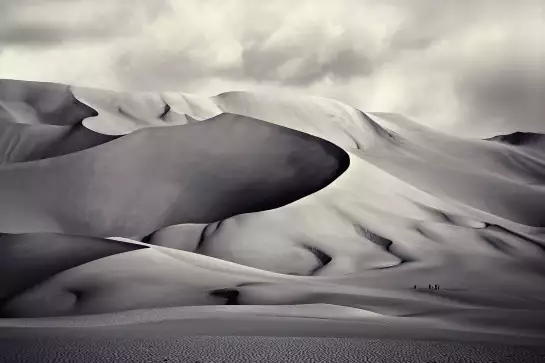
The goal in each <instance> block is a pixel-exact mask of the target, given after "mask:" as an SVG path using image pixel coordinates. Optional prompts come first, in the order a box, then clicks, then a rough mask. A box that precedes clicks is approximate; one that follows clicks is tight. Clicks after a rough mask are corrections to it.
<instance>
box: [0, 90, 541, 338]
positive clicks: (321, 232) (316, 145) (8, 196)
mask: <svg viewBox="0 0 545 363" xmlns="http://www.w3.org/2000/svg"><path fill="white" fill-rule="evenodd" d="M48 97H49V98H48ZM51 99H54V100H56V102H53V101H51ZM0 102H2V103H0V105H2V106H3V108H0V109H2V110H4V111H1V112H3V113H0V151H2V152H1V153H0V156H1V155H4V156H3V159H2V164H0V210H1V212H2V218H1V219H0V233H5V234H6V235H5V236H3V237H2V238H0V243H2V244H5V246H4V245H2V246H0V248H1V250H2V254H1V255H0V266H2V267H0V271H4V270H6V271H8V272H9V273H11V274H12V275H9V273H7V274H6V275H5V276H13V275H14V274H18V273H20V274H21V276H24V275H25V274H26V275H27V276H28V277H25V278H20V279H18V278H14V279H12V280H10V281H12V282H10V283H9V284H8V283H3V284H2V286H1V289H2V290H1V291H2V295H1V296H2V297H3V298H4V301H3V304H2V306H1V309H0V314H2V317H3V319H0V326H3V327H5V328H6V329H7V328H8V327H10V328H18V329H27V328H29V327H33V328H34V329H38V328H39V327H40V329H42V328H43V329H47V328H48V327H49V328H51V327H56V329H60V330H61V331H64V330H63V329H68V328H69V327H72V328H76V327H77V328H78V329H80V330H78V331H84V330H85V329H91V328H93V329H95V328H96V329H108V327H114V326H125V327H126V328H124V329H127V331H130V330H131V329H133V328H134V330H133V331H137V330H138V329H141V330H142V331H143V332H144V331H153V329H157V331H160V330H161V329H166V330H168V329H172V330H173V331H176V329H182V328H181V327H182V326H185V327H186V328H185V330H184V329H182V331H183V332H184V334H191V331H195V332H200V333H201V334H210V335H214V334H216V333H217V334H228V335H229V334H237V332H238V333H240V329H242V328H240V329H239V330H237V329H238V328H236V326H237V324H239V325H238V326H239V327H242V326H246V327H247V331H249V329H250V327H252V326H253V327H254V328H255V329H256V331H259V332H261V334H262V335H268V333H267V328H266V326H264V325H263V324H265V323H264V321H267V323H266V324H265V325H267V324H270V325H269V326H270V327H271V329H273V328H272V326H273V325H274V326H276V327H277V328H274V329H278V330H275V331H276V333H274V334H273V333H270V332H269V333H270V334H273V335H282V334H283V333H282V326H283V327H284V328H286V327H291V328H293V329H296V327H297V326H301V328H300V329H299V330H298V331H299V332H300V334H302V335H305V334H308V335H312V334H311V333H310V332H311V331H315V330H316V329H317V330H318V331H319V333H316V335H321V336H331V335H335V336H347V335H348V336H350V335H351V334H353V335H354V336H356V335H358V336H365V337H368V338H372V337H390V338H409V339H410V338H420V339H431V338H434V337H436V338H438V339H443V340H470V341H471V340H473V341H501V342H512V343H515V342H516V343H517V344H526V343H527V344H530V343H531V344H539V343H545V267H544V264H543V262H544V260H545V203H543V201H545V149H544V148H543V142H542V140H543V135H536V134H534V135H529V134H528V135H526V136H524V134H523V135H522V136H521V135H515V136H504V137H498V138H494V139H492V140H470V139H461V138H457V137H453V136H450V135H445V134H441V133H439V132H437V131H432V130H429V129H427V128H425V127H422V126H419V125H417V124H416V123H414V122H412V121H411V120H409V119H407V118H405V117H403V116H401V115H395V114H387V113H372V114H371V113H365V112H362V111H360V110H356V109H354V108H351V107H350V106H347V105H344V104H342V103H339V102H337V101H334V100H328V99H323V98H317V97H305V96H301V97H291V96H290V97H287V96H282V95H272V94H258V93H248V92H229V93H225V94H221V95H218V96H215V97H211V98H206V97H198V96H195V95H185V94H182V93H147V94H130V93H119V92H112V91H101V90H93V89H87V88H78V87H67V86H61V85H43V84H37V83H26V82H16V81H2V82H0ZM6 105H7V106H6ZM44 105H45V106H44ZM47 105H49V106H50V107H49V108H48V107H46V106H47ZM6 110H7V111H6ZM65 114H66V117H65V116H64V115H65ZM59 118H60V119H59ZM6 125H7V126H6ZM40 135H43V138H40ZM326 140H327V141H326ZM46 232H49V233H46ZM25 233H26V234H25ZM51 233H57V234H51ZM22 243H25V244H26V245H25V246H28V247H24V246H23V245H22ZM18 245H21V246H23V247H21V248H17V246H18ZM91 245H92V247H90V246H91ZM34 246H35V247H34ZM25 248H29V249H30V250H31V251H30V252H29V254H28V259H26V260H25V257H24V254H23V252H21V251H24V249H25ZM34 248H36V249H44V250H47V251H48V253H38V252H34V250H33V249H34ZM71 250H73V254H74V258H73V259H71V258H70V252H69V251H71ZM37 260H39V261H40V262H36V261H37ZM11 261H21V262H17V263H14V262H11ZM8 262H9V263H8ZM72 263H73V265H72ZM31 265H32V266H31ZM6 266H7V267H6ZM34 266H36V267H34ZM14 271H15V272H14ZM25 271H28V272H25ZM38 275H39V276H41V277H40V278H39V279H38V278H37V277H36V276H38ZM35 277H36V278H35ZM38 280H39V281H38ZM13 281H14V282H13ZM429 285H432V286H435V285H438V286H439V289H437V290H430V289H429ZM415 287H416V288H415ZM187 319H193V320H192V322H191V324H189V323H188V324H189V325H188V324H186V323H184V321H187ZM221 319H228V320H229V319H230V320H229V321H230V323H228V324H227V323H226V324H223V325H222V326H223V328H220V327H219V326H216V322H219V321H222V320H221ZM286 319H288V320H289V319H292V320H291V322H289V321H288V320H286ZM305 319H310V320H305ZM303 321H307V322H308V321H315V322H314V323H309V324H310V325H305V323H303ZM149 324H152V325H153V324H156V325H154V326H155V328H152V327H150V325H149ZM244 324H246V325H244ZM275 324H276V325H275ZM301 324H302V325H301ZM335 324H336V325H335ZM220 325H221V324H220ZM333 325H335V327H333ZM146 326H147V328H146ZM168 326H170V328H168ZM131 327H133V328H131ZM161 327H162V328H161ZM187 327H191V329H189V328H187ZM146 329H150V330H146ZM274 329H273V330H274ZM343 329H344V331H345V333H346V334H345V335H343V334H342V331H343ZM17 331H18V330H17ZM89 331H90V330H89ZM101 331H102V330H101ZM363 331H364V332H365V333H364V334H363V333H360V332H363ZM328 332H329V333H328ZM333 332H334V333H333ZM78 334H79V333H78ZM82 334H84V333H82ZM89 334H91V333H89ZM92 334H94V333H92ZM97 334H98V333H97ZM135 334H136V333H135ZM139 334H140V333H139ZM284 334H285V335H289V334H287V333H285V330H284Z"/></svg>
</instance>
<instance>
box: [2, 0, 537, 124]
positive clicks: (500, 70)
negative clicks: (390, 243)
mask: <svg viewBox="0 0 545 363" xmlns="http://www.w3.org/2000/svg"><path fill="white" fill-rule="evenodd" d="M2 3H3V5H0V6H3V7H4V10H2V9H0V14H8V15H9V17H10V19H12V20H10V21H9V22H4V23H2V19H0V24H3V25H0V34H2V35H0V46H1V43H2V42H3V43H4V46H3V52H2V53H0V77H8V78H22V79H35V80H52V81H59V82H64V83H75V84H83V85H89V86H96V87H106V88H118V89H130V90H182V91H186V92H196V93H197V92H199V93H205V94H212V93H216V92H223V91H228V90H233V89H247V90H252V89H263V88H266V89H271V88H275V87H282V88H286V89H289V90H300V91H302V92H307V93H312V94H317V95H322V96H326V97H334V98H337V99H340V100H341V101H344V102H347V103H349V104H351V105H354V106H356V107H359V108H361V109H364V110H373V111H391V112H401V113H405V114H408V115H409V116H413V117H415V118H416V119H417V120H420V121H421V122H423V123H426V124H428V125H430V126H432V127H437V128H441V129H445V130H447V129H448V130H450V132H457V133H466V134H471V132H472V130H473V129H477V128H480V129H482V130H481V131H482V132H485V131H486V128H487V127H488V128H490V129H494V128H496V129H505V128H508V127H511V126H513V125H514V124H515V123H514V121H513V120H514V118H517V120H519V121H517V125H518V126H520V127H522V128H524V127H534V126H535V123H536V122H538V121H536V120H538V119H539V116H540V114H541V113H542V109H541V108H540V107H541V106H540V105H541V104H542V103H543V102H537V101H536V98H537V97H538V96H540V95H541V96H542V93H539V92H540V90H542V89H543V86H542V85H543V78H540V76H539V74H543V73H544V72H543V58H540V57H542V53H543V52H542V50H540V49H542V48H540V47H539V44H544V43H545V39H543V38H544V36H543V35H541V34H545V21H544V19H543V5H542V4H541V3H542V2H541V1H540V0H521V1H517V2H516V3H514V2H512V1H508V0H457V1H454V0H453V1H441V2H438V1H436V0H412V1H402V0H381V1H379V0H298V1H291V0H290V1H288V0H276V1H272V2H261V1H259V2H258V1H254V0H231V1H220V0H171V1H166V0H165V1H153V2H152V1H144V0H127V1H122V2H121V1H119V2H111V1H106V0H100V1H98V2H97V1H91V0H77V1H67V0H62V1H59V0H57V1H53V2H47V4H44V3H43V2H37V1H31V0H23V1H20V2H17V3H15V2H11V3H10V4H11V5H7V9H8V10H7V11H6V10H5V9H6V5H5V4H4V3H5V2H2ZM10 14H11V15H10ZM13 14H17V16H14V15H13ZM66 14H71V15H70V16H66ZM0 16H1V15H0ZM4 18H6V16H5V15H4ZM8 23H9V24H8ZM6 24H7V25H6ZM2 27H3V28H2ZM2 29H3V30H2ZM36 45H40V46H39V47H37V46H36ZM540 52H541V53H540ZM511 53H516V54H517V56H516V57H515V56H511V55H510V54H511ZM36 59H39V61H40V67H36ZM499 89H501V91H499ZM525 92H526V93H525ZM530 94H531V95H533V97H526V96H528V95H530ZM523 95H526V96H523ZM521 119H524V120H525V121H524V122H523V121H520V120H521ZM465 120H479V122H478V123H479V125H478V126H476V125H475V122H473V123H471V122H469V121H465ZM541 120H543V118H541ZM540 122H541V124H545V122H542V121H540ZM543 128H544V129H545V126H543ZM543 131H545V130H543Z"/></svg>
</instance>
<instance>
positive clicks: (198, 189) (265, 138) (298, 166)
mask: <svg viewBox="0 0 545 363" xmlns="http://www.w3.org/2000/svg"><path fill="white" fill-rule="evenodd" d="M75 138H77V136H76V137H75ZM348 164H349V158H348V155H347V154H346V153H345V152H344V151H343V150H342V149H340V148H339V147H337V146H335V145H333V144H331V143H329V142H328V141H325V140H322V139H319V138H316V137H313V136H310V135H307V134H304V133H301V132H297V131H293V130H290V129H287V128H283V127H280V126H276V125H273V124H269V123H265V122H262V121H259V120H255V119H250V118H247V117H243V116H237V115H229V114H223V115H220V116H217V117H214V118H212V119H210V120H206V121H202V122H200V123H197V124H191V125H182V126H172V127H168V128H148V129H143V130H139V131H137V132H134V133H131V134H129V135H126V136H123V137H120V138H118V139H116V140H114V141H111V142H109V143H107V144H103V145H101V146H99V147H95V148H91V149H87V150H84V151H81V152H76V153H72V154H69V155H64V156H62V157H58V158H50V159H46V160H42V161H39V162H29V163H21V164H10V165H5V166H2V167H0V204H1V207H0V208H2V210H3V211H6V212H5V215H7V218H4V219H3V220H2V221H0V231H2V232H5V233H27V232H42V231H45V232H59V233H69V234H83V235H89V236H103V237H108V236H120V237H130V236H145V235H148V234H150V233H152V232H154V231H155V230H157V229H159V228H162V227H166V226H168V225H171V224H179V223H210V222H215V221H218V220H222V219H225V218H228V217H231V216H233V215H236V214H241V213H251V212H257V211H262V210H267V209H272V208H278V207H280V206H283V205H286V204H288V203H291V202H293V201H295V200H297V199H300V198H303V197H305V196H306V195H309V194H311V193H314V192H316V191H318V190H319V189H321V188H323V187H324V186H326V185H328V184H329V183H331V182H332V181H333V180H335V179H336V178H337V177H338V176H339V175H340V174H342V173H343V172H344V171H345V170H346V169H347V167H348ZM8 211H9V212H8Z"/></svg>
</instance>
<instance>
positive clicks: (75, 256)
mask: <svg viewBox="0 0 545 363" xmlns="http://www.w3.org/2000/svg"><path fill="white" fill-rule="evenodd" d="M142 248H146V247H145V246H140V245H136V244H127V243H121V242H118V241H112V240H107V239H100V238H91V237H85V236H70V235H62V234H51V233H33V234H17V235H2V236H1V237H0V256H2V260H1V261H2V263H1V264H0V316H2V317H9V316H19V315H20V313H18V312H17V311H10V310H9V306H10V300H11V299H13V298H15V297H17V296H18V295H19V294H21V293H24V292H25V291H26V290H28V289H30V288H32V287H33V286H35V285H39V284H40V283H41V282H44V281H47V280H49V279H50V278H51V277H53V276H54V275H56V274H58V273H60V272H62V271H65V270H69V269H71V268H73V267H77V266H79V265H82V264H85V263H88V262H91V261H94V260H97V259H101V258H104V257H106V256H111V255H115V254H118V253H123V252H128V251H135V250H139V249H142ZM24 315H26V313H24Z"/></svg>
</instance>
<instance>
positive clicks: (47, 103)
mask: <svg viewBox="0 0 545 363" xmlns="http://www.w3.org/2000/svg"><path fill="white" fill-rule="evenodd" d="M97 115H98V113H97V112H96V111H95V110H93V109H92V108H91V107H89V106H87V105H85V104H83V103H82V102H80V101H78V100H77V99H76V98H75V97H74V95H73V93H72V91H71V89H70V86H66V85H61V84H57V83H46V82H28V81H25V82H23V81H18V80H9V79H2V80H0V124H1V123H6V122H10V123H20V124H26V125H54V126H73V125H76V124H78V123H79V122H81V121H82V120H84V119H85V118H88V117H93V116H97Z"/></svg>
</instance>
